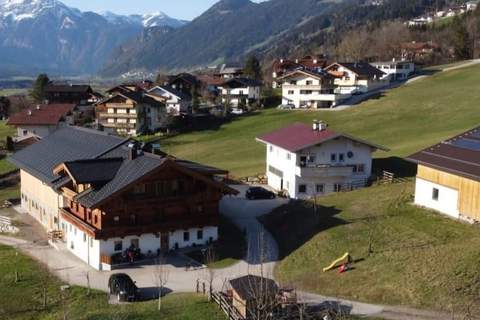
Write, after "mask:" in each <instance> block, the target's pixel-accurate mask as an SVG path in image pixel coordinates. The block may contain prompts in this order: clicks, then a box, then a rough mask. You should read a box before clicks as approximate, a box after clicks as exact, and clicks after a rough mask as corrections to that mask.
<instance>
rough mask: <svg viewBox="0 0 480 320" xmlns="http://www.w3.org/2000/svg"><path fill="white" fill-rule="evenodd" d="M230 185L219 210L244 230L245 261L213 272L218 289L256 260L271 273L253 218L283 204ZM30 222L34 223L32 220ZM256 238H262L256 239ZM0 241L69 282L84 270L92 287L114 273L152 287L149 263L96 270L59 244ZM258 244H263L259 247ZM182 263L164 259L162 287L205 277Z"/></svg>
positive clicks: (267, 242) (267, 246)
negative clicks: (165, 280) (252, 196)
mask: <svg viewBox="0 0 480 320" xmlns="http://www.w3.org/2000/svg"><path fill="white" fill-rule="evenodd" d="M233 187H234V188H236V189H238V190H239V191H240V195H238V196H226V197H225V198H224V199H223V200H222V201H221V203H220V211H221V213H222V214H224V215H226V216H228V217H230V218H231V220H232V221H233V222H234V223H235V224H236V225H238V226H239V227H240V228H242V229H244V230H246V231H247V236H248V246H249V250H248V257H247V258H246V259H245V260H246V261H241V262H239V263H237V264H236V265H234V266H231V267H229V268H226V269H221V270H215V271H214V273H215V281H214V287H215V289H216V290H220V289H222V288H223V287H224V285H225V283H226V281H227V280H228V279H232V278H235V277H238V276H243V275H246V274H248V273H250V272H255V271H257V272H259V271H258V264H259V262H260V261H266V262H268V263H266V264H265V266H264V268H263V271H264V274H266V275H272V274H273V273H272V271H273V264H274V261H276V259H277V256H278V250H277V246H276V243H275V241H274V240H273V238H272V237H271V235H270V234H269V233H268V232H264V229H263V227H262V225H261V224H260V223H259V222H258V221H257V219H256V217H258V216H260V215H263V214H265V213H269V212H270V211H271V210H272V209H274V208H275V207H277V206H279V205H282V204H283V203H285V202H286V200H283V199H274V200H258V201H248V200H246V199H245V191H246V189H247V188H248V187H247V186H233ZM32 220H33V219H32ZM34 223H36V222H35V221H34ZM36 224H37V228H41V227H40V226H39V225H38V223H36ZM260 238H262V239H264V240H260ZM0 243H5V244H8V245H11V246H17V247H19V248H20V249H21V250H23V251H24V252H26V253H27V254H29V255H30V256H32V257H34V258H35V259H36V260H38V261H41V262H42V263H44V264H46V265H48V266H49V268H50V269H52V270H53V271H54V273H55V274H56V275H57V276H59V277H60V278H61V279H63V280H64V281H66V282H68V283H71V284H76V285H80V286H87V273H88V276H89V278H90V285H91V287H92V288H95V289H98V290H103V291H107V283H108V278H109V276H110V275H111V274H112V273H115V272H124V273H127V274H128V275H130V276H131V277H132V279H134V280H135V281H136V282H137V285H138V286H139V287H140V288H142V289H143V290H145V291H147V292H150V291H152V290H153V288H154V287H155V280H154V279H155V272H156V269H157V268H156V266H155V265H154V264H153V263H152V264H144V265H139V266H132V267H126V268H123V269H118V270H115V271H113V272H105V271H104V272H100V271H96V270H94V269H92V268H90V267H89V266H88V265H87V264H86V263H84V262H83V261H81V260H80V259H78V258H77V257H76V256H74V255H73V254H71V253H70V252H69V251H68V250H67V249H66V248H65V246H62V245H59V246H57V247H58V249H59V250H56V249H54V248H53V247H51V246H48V245H44V243H42V244H40V243H32V242H31V241H26V240H20V239H12V238H9V237H1V236H0ZM260 244H263V248H262V249H261V248H260ZM261 254H264V255H265V258H264V259H261V258H260V255H261ZM185 264H186V261H185V260H184V259H183V258H181V257H179V256H175V255H174V256H171V257H169V258H168V259H167V261H166V264H165V265H166V269H167V270H168V273H169V280H168V283H167V285H166V287H168V288H169V289H170V290H172V291H176V292H192V291H194V289H195V286H196V282H197V279H203V280H207V279H208V277H209V276H208V272H207V270H206V269H196V270H186V269H185ZM255 265H257V267H256V266H255Z"/></svg>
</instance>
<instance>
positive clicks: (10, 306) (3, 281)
mask: <svg viewBox="0 0 480 320" xmlns="http://www.w3.org/2000/svg"><path fill="white" fill-rule="evenodd" d="M17 259H18V264H17V265H18V269H19V272H20V276H21V281H20V282H19V283H17V284H15V283H14V270H15V267H14V266H15V262H14V261H15V251H14V250H13V249H11V248H9V247H5V246H0V287H1V288H2V289H1V290H0V319H8V320H27V319H28V320H30V319H32V320H33V319H35V320H53V319H61V318H62V315H63V309H62V308H61V303H60V302H61V300H60V295H59V292H60V290H59V288H60V285H62V283H61V282H60V281H59V280H58V279H56V278H54V277H51V276H50V278H48V277H46V275H47V273H46V272H45V271H44V270H43V269H42V268H41V267H40V266H39V265H38V264H37V263H36V262H34V261H32V260H31V259H30V258H28V257H26V256H23V255H19V256H18V258H17ZM45 279H48V281H47V283H48V292H49V293H48V308H47V310H41V305H42V298H41V297H42V296H41V292H42V288H43V286H42V283H44V282H45ZM86 293H87V290H86V289H84V288H80V287H73V288H71V289H70V290H69V291H68V299H67V301H68V303H67V310H68V318H69V319H75V320H84V319H85V320H87V319H88V320H103V319H122V320H130V319H145V320H148V319H164V320H184V319H185V320H190V319H191V320H203V319H204V320H211V319H225V317H224V316H223V314H221V312H220V311H219V309H218V308H217V307H216V306H215V305H213V304H209V303H208V302H207V301H206V299H205V298H203V297H200V296H197V295H193V294H175V295H169V296H167V297H166V298H165V299H164V301H163V303H164V304H163V310H162V312H161V313H159V312H158V311H157V310H156V302H155V301H151V302H141V303H134V304H128V305H123V306H109V305H108V304H107V302H106V294H105V293H101V292H97V291H94V292H92V293H91V294H90V296H87V294H86Z"/></svg>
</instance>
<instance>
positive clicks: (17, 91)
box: [0, 88, 30, 97]
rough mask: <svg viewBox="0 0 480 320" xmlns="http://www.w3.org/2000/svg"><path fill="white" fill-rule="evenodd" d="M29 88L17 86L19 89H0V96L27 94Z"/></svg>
mask: <svg viewBox="0 0 480 320" xmlns="http://www.w3.org/2000/svg"><path fill="white" fill-rule="evenodd" d="M29 91H30V89H25V88H19V89H0V97H2V96H12V95H16V94H25V95H26V94H28V92H29Z"/></svg>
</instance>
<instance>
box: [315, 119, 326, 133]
mask: <svg viewBox="0 0 480 320" xmlns="http://www.w3.org/2000/svg"><path fill="white" fill-rule="evenodd" d="M317 125H318V131H325V130H327V127H328V125H327V124H326V123H325V122H323V121H319V122H318V124H317Z"/></svg>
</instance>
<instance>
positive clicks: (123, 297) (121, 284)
mask: <svg viewBox="0 0 480 320" xmlns="http://www.w3.org/2000/svg"><path fill="white" fill-rule="evenodd" d="M108 289H109V290H110V294H113V295H115V296H116V297H117V300H118V301H119V302H121V301H136V300H138V298H139V297H140V292H139V290H138V288H137V286H136V285H135V281H133V280H132V278H130V276H129V275H128V274H125V273H115V274H112V275H111V276H110V278H109V279H108Z"/></svg>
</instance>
